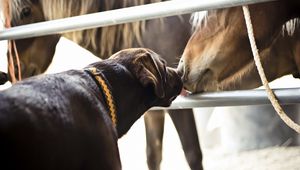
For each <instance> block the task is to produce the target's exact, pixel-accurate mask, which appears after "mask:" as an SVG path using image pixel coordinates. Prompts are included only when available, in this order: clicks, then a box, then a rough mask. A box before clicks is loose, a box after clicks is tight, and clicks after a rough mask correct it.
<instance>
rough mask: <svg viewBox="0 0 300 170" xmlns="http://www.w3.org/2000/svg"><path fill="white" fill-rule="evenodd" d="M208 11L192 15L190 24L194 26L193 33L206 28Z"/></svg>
mask: <svg viewBox="0 0 300 170" xmlns="http://www.w3.org/2000/svg"><path fill="white" fill-rule="evenodd" d="M207 16H208V11H200V12H194V13H192V15H191V18H190V23H191V24H192V31H193V32H194V31H196V30H198V29H201V28H202V27H204V26H206V23H207Z"/></svg>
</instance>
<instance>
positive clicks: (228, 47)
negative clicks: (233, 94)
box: [178, 1, 299, 92]
mask: <svg viewBox="0 0 300 170" xmlns="http://www.w3.org/2000/svg"><path fill="white" fill-rule="evenodd" d="M293 2H294V1H276V2H270V3H263V4H255V5H250V6H249V8H250V13H251V18H252V23H253V27H254V34H255V38H256V42H257V45H258V48H259V50H260V55H261V58H262V62H263V65H264V66H265V71H266V74H267V77H268V78H269V80H270V81H271V80H274V79H275V78H277V77H280V76H283V75H286V74H291V73H295V72H298V69H297V68H296V67H295V64H294V63H295V59H294V57H295V56H293V54H292V53H291V50H292V49H291V48H290V47H289V48H287V46H288V45H289V44H295V43H292V42H294V41H296V40H297V39H295V38H292V36H289V35H286V34H285V35H284V33H283V27H284V25H285V23H286V22H287V21H289V20H290V19H293V18H297V17H298V16H299V15H298V14H297V13H298V12H297V11H298V10H297V7H296V5H295V4H297V2H296V1H295V3H293ZM297 5H298V4H297ZM298 7H299V5H298ZM198 16H202V18H199V17H198V18H196V15H194V19H196V22H195V23H196V25H197V26H196V30H195V32H194V33H193V35H192V36H191V38H190V39H189V42H188V43H187V45H186V48H185V50H184V53H183V56H182V58H181V60H180V63H179V66H178V69H179V70H181V71H182V72H183V77H182V79H183V81H184V84H185V88H187V89H188V90H190V91H191V92H202V91H218V90H234V89H250V88H255V87H258V86H260V85H261V82H260V79H259V76H258V74H257V71H256V68H255V65H254V61H253V57H252V53H251V47H250V43H249V39H248V34H247V29H246V25H245V20H244V16H243V11H242V8H241V7H234V8H227V9H218V10H211V11H208V12H207V13H205V14H204V15H203V13H202V14H198ZM296 25H297V24H294V28H295V27H296ZM284 32H286V30H285V31H284ZM297 32H299V31H294V35H296V34H297ZM294 35H293V36H294ZM284 47H285V48H284ZM295 48H296V47H295ZM278 49H282V50H281V51H280V50H278Z"/></svg>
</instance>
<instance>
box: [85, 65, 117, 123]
mask: <svg viewBox="0 0 300 170" xmlns="http://www.w3.org/2000/svg"><path fill="white" fill-rule="evenodd" d="M86 71H87V72H88V73H89V74H91V75H92V76H93V77H94V78H95V79H96V81H97V82H98V84H99V86H100V87H101V89H102V92H103V95H104V100H105V103H106V105H107V107H108V110H109V116H110V118H111V121H112V123H113V125H114V127H115V128H116V127H117V121H118V118H117V110H116V105H115V100H114V97H113V95H112V91H111V88H110V86H109V83H108V81H107V80H106V78H105V76H103V75H102V73H101V72H100V71H97V69H96V68H95V67H90V68H87V69H86Z"/></svg>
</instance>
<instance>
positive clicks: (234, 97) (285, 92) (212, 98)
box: [151, 88, 300, 110]
mask: <svg viewBox="0 0 300 170" xmlns="http://www.w3.org/2000/svg"><path fill="white" fill-rule="evenodd" d="M274 93H275V95H276V96H277V98H278V101H279V103H280V104H283V105H285V104H298V103H300V88H287V89H274ZM264 104H271V102H270V101H269V99H268V97H267V93H266V91H265V90H264V89H257V90H238V91H224V92H211V93H202V94H196V95H190V96H188V97H181V96H179V97H177V99H176V100H175V101H174V102H173V103H172V105H171V106H170V107H168V108H167V109H191V108H195V107H216V106H245V105H264ZM159 109H163V108H162V107H154V108H152V109H151V110H159ZM164 109H166V108H164Z"/></svg>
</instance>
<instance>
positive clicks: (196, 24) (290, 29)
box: [190, 11, 300, 36]
mask: <svg viewBox="0 0 300 170" xmlns="http://www.w3.org/2000/svg"><path fill="white" fill-rule="evenodd" d="M208 15H212V13H209V12H208V11H200V12H194V13H193V14H192V15H191V18H190V23H191V24H192V31H193V32H195V31H197V30H199V29H201V28H202V27H205V26H206V23H207V19H208ZM299 27H300V18H293V19H290V20H289V21H287V22H286V23H285V24H283V25H282V31H281V33H282V35H283V36H284V35H288V36H293V35H294V33H295V31H296V29H298V28H299Z"/></svg>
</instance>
